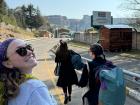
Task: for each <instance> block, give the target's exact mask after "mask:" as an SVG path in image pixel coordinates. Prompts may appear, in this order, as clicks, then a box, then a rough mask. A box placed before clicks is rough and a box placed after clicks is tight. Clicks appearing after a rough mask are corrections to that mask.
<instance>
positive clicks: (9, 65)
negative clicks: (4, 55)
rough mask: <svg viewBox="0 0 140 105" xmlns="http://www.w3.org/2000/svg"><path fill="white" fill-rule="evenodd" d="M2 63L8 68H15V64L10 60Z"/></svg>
mask: <svg viewBox="0 0 140 105" xmlns="http://www.w3.org/2000/svg"><path fill="white" fill-rule="evenodd" d="M2 64H3V65H4V66H5V67H7V68H10V69H11V68H13V65H12V63H11V62H10V61H3V62H2Z"/></svg>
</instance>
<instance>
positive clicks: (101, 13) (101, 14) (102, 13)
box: [98, 12, 106, 17]
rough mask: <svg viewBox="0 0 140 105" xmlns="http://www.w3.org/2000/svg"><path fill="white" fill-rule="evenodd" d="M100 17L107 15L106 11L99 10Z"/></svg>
mask: <svg viewBox="0 0 140 105" xmlns="http://www.w3.org/2000/svg"><path fill="white" fill-rule="evenodd" d="M98 17H106V13H105V12H98Z"/></svg>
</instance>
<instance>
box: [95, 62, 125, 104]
mask: <svg viewBox="0 0 140 105" xmlns="http://www.w3.org/2000/svg"><path fill="white" fill-rule="evenodd" d="M95 78H96V81H100V83H101V86H100V90H99V105H124V104H125V97H126V93H125V92H126V91H125V87H126V86H125V80H124V74H123V70H122V69H121V68H119V67H117V66H114V65H110V64H109V65H108V64H107V63H106V64H104V65H102V66H100V67H99V68H98V70H97V71H96V73H95Z"/></svg>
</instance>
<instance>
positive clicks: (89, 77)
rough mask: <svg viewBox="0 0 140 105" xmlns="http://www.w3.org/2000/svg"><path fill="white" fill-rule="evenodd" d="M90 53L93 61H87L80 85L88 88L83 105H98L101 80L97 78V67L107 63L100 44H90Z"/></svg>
mask: <svg viewBox="0 0 140 105" xmlns="http://www.w3.org/2000/svg"><path fill="white" fill-rule="evenodd" d="M89 54H90V56H91V58H92V61H90V62H87V64H86V65H85V66H84V68H83V72H82V75H81V78H80V81H79V83H78V85H79V86H80V87H86V86H87V85H88V90H87V91H86V93H85V94H84V95H83V97H82V99H83V105H98V95H99V89H100V81H97V79H96V78H95V74H96V71H97V70H98V69H97V67H99V66H100V65H103V64H105V63H106V59H105V55H104V52H103V48H102V46H101V45H100V44H97V43H96V44H93V45H91V46H90V49H89Z"/></svg>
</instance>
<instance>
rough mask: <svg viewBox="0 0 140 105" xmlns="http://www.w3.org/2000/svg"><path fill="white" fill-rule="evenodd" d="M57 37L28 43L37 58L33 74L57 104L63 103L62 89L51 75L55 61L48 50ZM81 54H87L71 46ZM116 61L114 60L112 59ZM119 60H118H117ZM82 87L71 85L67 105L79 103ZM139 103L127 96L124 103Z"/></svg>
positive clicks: (136, 104) (56, 40)
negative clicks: (69, 100)
mask: <svg viewBox="0 0 140 105" xmlns="http://www.w3.org/2000/svg"><path fill="white" fill-rule="evenodd" d="M58 41H59V39H47V38H45V39H44V38H41V39H36V40H32V41H31V42H30V43H31V44H32V45H33V47H34V48H35V53H36V56H37V59H38V60H39V64H38V66H37V67H36V68H35V71H34V75H36V76H37V77H38V78H39V79H41V80H43V81H44V82H45V83H46V84H47V85H48V88H49V90H50V91H51V92H52V94H53V95H54V96H55V98H56V99H57V101H59V102H58V103H59V105H63V104H62V103H63V94H62V91H61V90H60V89H58V88H56V86H55V82H56V79H57V78H56V77H54V75H53V70H54V67H55V63H54V61H53V60H52V56H51V53H49V52H48V51H49V50H50V49H51V48H52V47H53V46H54V45H55V44H56V43H58ZM72 49H74V50H76V51H78V52H80V53H81V54H83V55H84V54H85V56H87V54H86V52H85V50H83V49H79V48H72ZM114 61H116V60H114ZM118 62H119V61H118ZM82 91H83V90H82V89H80V88H78V87H77V86H74V87H73V94H72V101H71V102H70V103H68V105H81V96H82ZM139 104H140V103H139V102H137V101H134V100H133V99H131V98H130V97H127V100H126V104H125V105H139Z"/></svg>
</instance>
